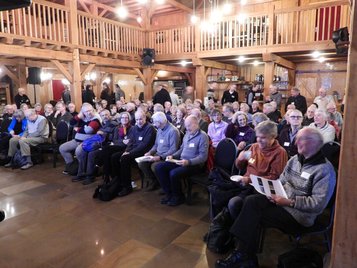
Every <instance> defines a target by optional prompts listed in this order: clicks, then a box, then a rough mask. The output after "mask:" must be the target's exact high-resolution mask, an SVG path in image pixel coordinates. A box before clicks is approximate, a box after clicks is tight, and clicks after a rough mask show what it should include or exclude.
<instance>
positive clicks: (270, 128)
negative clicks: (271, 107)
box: [255, 120, 278, 139]
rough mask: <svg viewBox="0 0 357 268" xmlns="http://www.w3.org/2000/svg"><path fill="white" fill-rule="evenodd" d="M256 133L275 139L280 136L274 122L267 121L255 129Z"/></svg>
mask: <svg viewBox="0 0 357 268" xmlns="http://www.w3.org/2000/svg"><path fill="white" fill-rule="evenodd" d="M255 132H256V133H257V132H259V133H261V134H263V135H266V136H269V137H271V138H273V139H275V138H276V137H277V136H278V127H277V125H276V124H275V123H274V122H273V121H270V120H267V121H263V122H260V123H259V124H258V125H257V126H256V127H255Z"/></svg>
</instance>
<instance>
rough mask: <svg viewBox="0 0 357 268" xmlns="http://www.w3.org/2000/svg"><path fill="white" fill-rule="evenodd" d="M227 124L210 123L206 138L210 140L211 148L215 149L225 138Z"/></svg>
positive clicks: (222, 122)
mask: <svg viewBox="0 0 357 268" xmlns="http://www.w3.org/2000/svg"><path fill="white" fill-rule="evenodd" d="M227 126H228V124H227V123H226V122H224V121H221V122H219V123H218V124H217V123H215V122H212V123H210V124H209V125H208V132H207V134H208V136H209V137H210V138H211V141H212V146H213V147H214V148H216V147H217V145H218V143H219V142H220V141H221V140H223V139H225V138H226V129H227Z"/></svg>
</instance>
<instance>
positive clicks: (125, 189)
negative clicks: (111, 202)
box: [118, 187, 133, 197]
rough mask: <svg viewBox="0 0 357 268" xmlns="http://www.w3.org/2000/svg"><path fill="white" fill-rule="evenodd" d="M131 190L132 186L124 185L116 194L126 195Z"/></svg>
mask: <svg viewBox="0 0 357 268" xmlns="http://www.w3.org/2000/svg"><path fill="white" fill-rule="evenodd" d="M132 191H133V188H132V187H128V188H127V187H124V188H123V189H122V190H121V191H120V192H119V193H118V196H119V197H123V196H126V195H128V194H130V193H131V192H132Z"/></svg>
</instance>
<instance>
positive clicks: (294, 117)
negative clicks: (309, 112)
mask: <svg viewBox="0 0 357 268" xmlns="http://www.w3.org/2000/svg"><path fill="white" fill-rule="evenodd" d="M290 118H291V119H300V118H302V116H300V115H290Z"/></svg>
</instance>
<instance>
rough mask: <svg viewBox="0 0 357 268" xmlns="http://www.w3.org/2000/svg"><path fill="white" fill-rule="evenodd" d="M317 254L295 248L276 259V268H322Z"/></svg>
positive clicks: (305, 249)
mask: <svg viewBox="0 0 357 268" xmlns="http://www.w3.org/2000/svg"><path fill="white" fill-rule="evenodd" d="M322 267H323V260H322V257H321V256H320V254H319V253H317V252H316V251H314V250H311V249H307V248H295V249H293V250H291V251H288V252H286V253H284V254H282V255H280V256H279V257H278V268H322Z"/></svg>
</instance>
